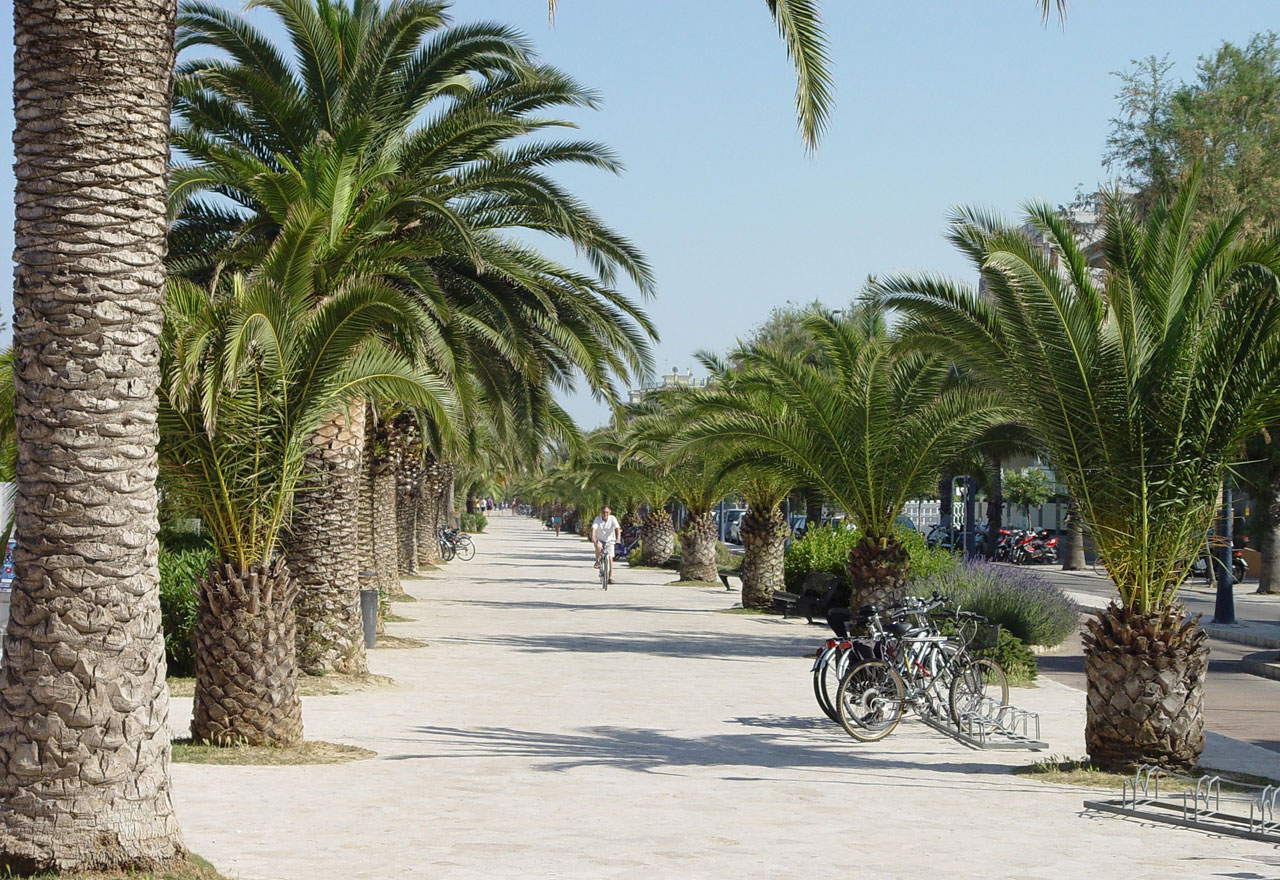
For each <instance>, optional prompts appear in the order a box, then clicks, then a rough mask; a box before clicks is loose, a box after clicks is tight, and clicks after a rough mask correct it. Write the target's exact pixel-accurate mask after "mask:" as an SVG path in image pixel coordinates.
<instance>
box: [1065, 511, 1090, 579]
mask: <svg viewBox="0 0 1280 880" xmlns="http://www.w3.org/2000/svg"><path fill="white" fill-rule="evenodd" d="M1065 543H1066V546H1065V547H1063V548H1062V570H1063V571H1084V568H1085V561H1084V520H1083V519H1082V518H1081V517H1080V503H1079V502H1078V501H1076V500H1075V499H1074V498H1070V497H1068V498H1067V537H1066V541H1065Z"/></svg>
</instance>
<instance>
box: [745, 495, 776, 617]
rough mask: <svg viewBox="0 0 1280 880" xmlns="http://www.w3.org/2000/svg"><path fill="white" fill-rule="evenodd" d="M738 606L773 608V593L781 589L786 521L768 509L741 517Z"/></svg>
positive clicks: (774, 511) (773, 510)
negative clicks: (740, 596)
mask: <svg viewBox="0 0 1280 880" xmlns="http://www.w3.org/2000/svg"><path fill="white" fill-rule="evenodd" d="M739 528H740V531H741V533H742V548H743V557H742V607H743V608H763V609H769V608H772V607H773V593H774V591H775V590H781V589H783V588H784V584H783V571H782V569H783V554H784V552H785V550H786V547H787V534H788V532H787V519H786V517H785V516H784V515H783V513H782V511H781V510H780V509H779V508H777V507H774V508H771V509H770V510H768V511H767V512H765V513H757V512H756V511H755V510H754V509H753V510H751V511H749V512H748V513H747V514H746V515H744V516H743V517H742V525H741V526H740V527H739Z"/></svg>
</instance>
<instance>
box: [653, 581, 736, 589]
mask: <svg viewBox="0 0 1280 880" xmlns="http://www.w3.org/2000/svg"><path fill="white" fill-rule="evenodd" d="M667 586H668V587H718V588H719V589H724V584H722V583H720V582H719V581H671V582H670V583H668V584H667Z"/></svg>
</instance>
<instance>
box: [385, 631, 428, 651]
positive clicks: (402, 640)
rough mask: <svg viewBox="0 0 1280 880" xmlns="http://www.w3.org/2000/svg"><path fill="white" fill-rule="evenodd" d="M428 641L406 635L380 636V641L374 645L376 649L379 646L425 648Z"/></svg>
mask: <svg viewBox="0 0 1280 880" xmlns="http://www.w3.org/2000/svg"><path fill="white" fill-rule="evenodd" d="M426 646H427V643H426V642H424V641H423V640H422V639H410V638H406V637H405V636H389V635H385V634H384V635H380V636H378V643H377V645H375V646H374V650H375V651H376V650H378V648H425V647H426Z"/></svg>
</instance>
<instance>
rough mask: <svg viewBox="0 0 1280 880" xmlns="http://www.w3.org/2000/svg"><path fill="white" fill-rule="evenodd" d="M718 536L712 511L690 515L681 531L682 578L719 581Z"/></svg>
mask: <svg viewBox="0 0 1280 880" xmlns="http://www.w3.org/2000/svg"><path fill="white" fill-rule="evenodd" d="M716 538H717V534H716V524H715V522H714V521H713V520H712V519H711V514H710V513H700V514H697V515H695V516H690V517H689V521H688V522H687V523H686V524H685V527H684V529H683V531H681V532H680V580H682V581H706V582H707V583H709V584H714V583H718V582H719V580H720V577H719V574H718V570H717V568H716Z"/></svg>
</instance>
